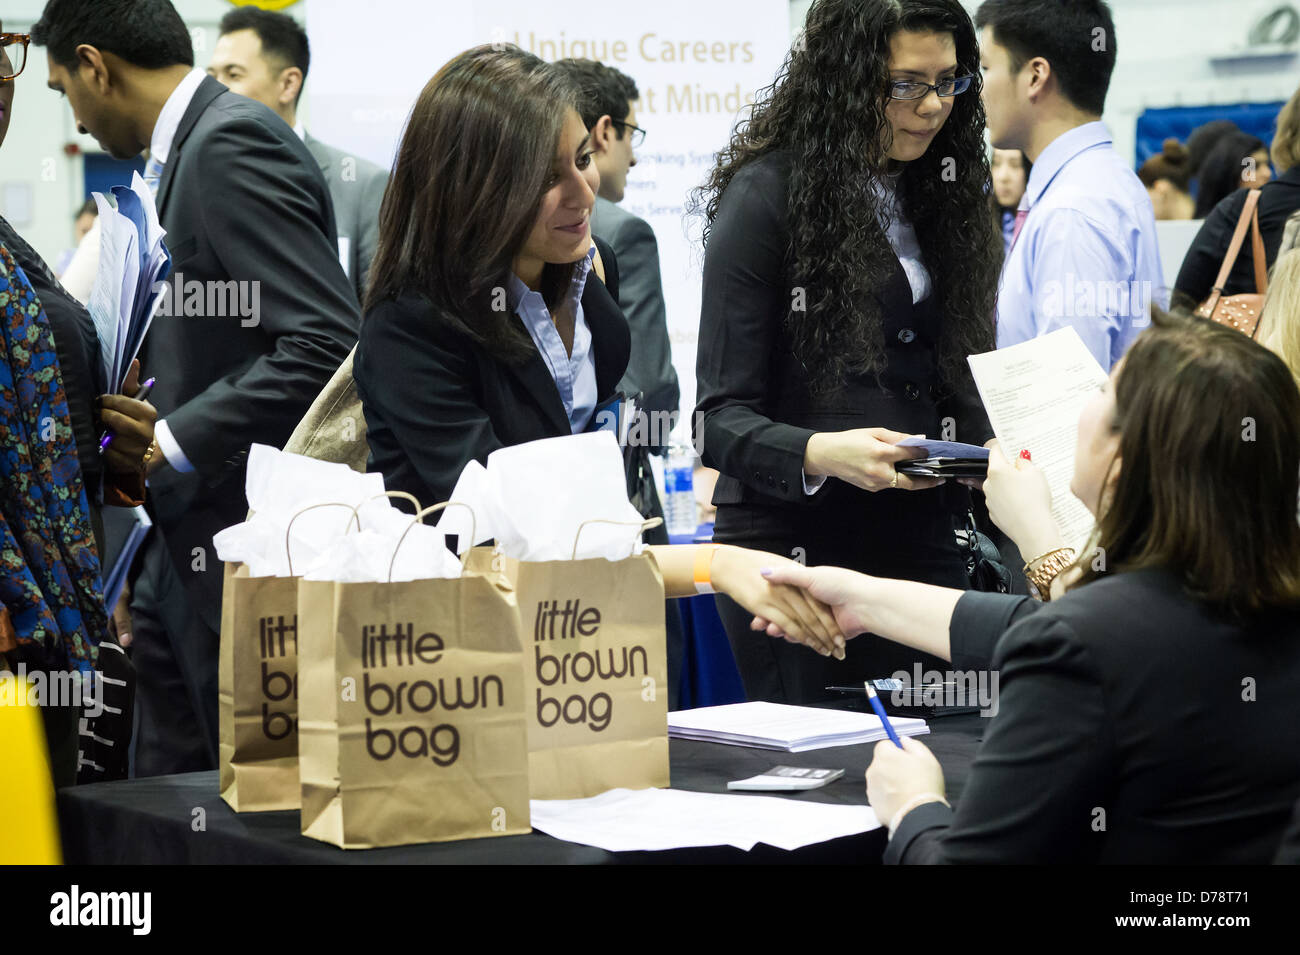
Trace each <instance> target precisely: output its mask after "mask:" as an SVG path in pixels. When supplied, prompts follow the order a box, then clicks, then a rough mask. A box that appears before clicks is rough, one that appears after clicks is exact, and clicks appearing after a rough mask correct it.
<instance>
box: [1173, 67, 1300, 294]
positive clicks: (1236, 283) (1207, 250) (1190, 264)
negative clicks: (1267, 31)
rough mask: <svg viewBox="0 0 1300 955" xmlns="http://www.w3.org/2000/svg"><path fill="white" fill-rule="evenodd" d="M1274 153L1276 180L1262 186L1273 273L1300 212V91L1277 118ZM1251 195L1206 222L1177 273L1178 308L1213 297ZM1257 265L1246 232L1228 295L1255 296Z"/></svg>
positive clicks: (1262, 222) (1232, 199)
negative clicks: (1284, 239) (1290, 225)
mask: <svg viewBox="0 0 1300 955" xmlns="http://www.w3.org/2000/svg"><path fill="white" fill-rule="evenodd" d="M1271 154H1272V159H1273V165H1274V166H1276V167H1277V172H1278V175H1277V178H1275V179H1270V180H1269V181H1268V182H1266V183H1264V185H1262V186H1260V187H1259V231H1260V235H1261V236H1262V237H1263V239H1264V256H1265V259H1266V264H1267V267H1268V268H1270V269H1271V268H1272V267H1273V263H1274V262H1275V261H1276V260H1277V251H1278V247H1279V246H1280V245H1281V244H1282V233H1283V231H1284V230H1285V229H1286V220H1287V219H1288V218H1290V216H1291V214H1292V213H1294V212H1296V211H1297V210H1300V90H1297V91H1296V92H1295V93H1294V94H1292V96H1291V99H1290V100H1289V101H1288V102H1287V104H1286V105H1285V106H1284V107H1282V112H1280V113H1279V114H1278V117H1277V135H1276V136H1274V137H1273V146H1272V150H1271ZM1249 194H1250V190H1249V189H1237V190H1236V191H1235V192H1233V193H1232V194H1231V195H1229V196H1228V197H1227V198H1225V199H1223V200H1222V201H1221V202H1219V203H1218V204H1217V205H1215V206H1214V207H1213V208H1212V209H1211V210H1210V213H1209V214H1208V215H1207V216H1206V217H1205V223H1204V224H1203V225H1202V226H1201V228H1200V231H1199V232H1197V233H1196V238H1195V239H1193V240H1192V244H1191V246H1190V247H1189V248H1188V250H1187V254H1186V255H1185V256H1184V257H1183V264H1182V267H1181V268H1179V270H1178V278H1177V280H1175V282H1174V296H1173V303H1174V304H1175V305H1182V306H1185V307H1190V308H1195V307H1196V306H1197V305H1200V304H1201V303H1202V302H1204V301H1205V300H1206V299H1207V298H1209V297H1210V292H1211V291H1213V289H1214V280H1215V278H1217V277H1218V274H1219V269H1220V267H1221V266H1222V265H1223V257H1224V256H1225V255H1226V254H1227V252H1228V246H1229V244H1231V242H1232V233H1233V230H1235V229H1236V228H1237V220H1238V219H1240V218H1241V210H1242V207H1243V206H1244V205H1245V204H1246V196H1248V195H1249ZM1254 263H1255V259H1254V252H1252V251H1251V243H1250V234H1249V233H1247V234H1246V241H1245V242H1243V243H1242V246H1241V252H1240V253H1238V255H1237V261H1236V263H1235V264H1234V265H1233V266H1232V271H1231V272H1229V273H1228V281H1227V284H1226V285H1225V286H1224V287H1223V293H1224V294H1225V295H1240V294H1242V293H1245V292H1254V291H1255V264H1254Z"/></svg>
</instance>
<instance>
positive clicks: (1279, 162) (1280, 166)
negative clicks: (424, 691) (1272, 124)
mask: <svg viewBox="0 0 1300 955" xmlns="http://www.w3.org/2000/svg"><path fill="white" fill-rule="evenodd" d="M1270 156H1271V158H1272V160H1273V165H1274V166H1276V167H1277V171H1278V172H1279V173H1284V172H1286V171H1287V170H1288V169H1290V168H1291V167H1292V166H1294V165H1297V164H1300V89H1297V90H1296V91H1295V92H1294V93H1292V94H1291V98H1290V99H1289V100H1287V101H1286V105H1285V106H1283V107H1282V111H1281V112H1280V113H1278V114H1277V134H1276V135H1275V136H1274V137H1273V148H1272V151H1271V153H1270Z"/></svg>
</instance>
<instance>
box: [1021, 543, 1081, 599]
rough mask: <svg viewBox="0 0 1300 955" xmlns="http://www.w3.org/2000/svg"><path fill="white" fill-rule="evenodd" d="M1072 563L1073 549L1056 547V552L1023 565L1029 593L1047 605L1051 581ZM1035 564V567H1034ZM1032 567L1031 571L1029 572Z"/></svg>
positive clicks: (1050, 593)
mask: <svg viewBox="0 0 1300 955" xmlns="http://www.w3.org/2000/svg"><path fill="white" fill-rule="evenodd" d="M1072 563H1074V548H1073V547H1058V548H1057V549H1056V550H1049V551H1048V552H1047V553H1046V554H1043V555H1042V556H1041V557H1035V558H1034V559H1033V560H1031V561H1030V562H1029V563H1027V564H1025V579H1026V580H1028V581H1029V592H1030V593H1031V594H1032V595H1033V596H1035V597H1037V598H1038V599H1039V600H1041V601H1042V602H1043V603H1047V602H1048V601H1049V600H1051V599H1052V581H1054V580H1055V579H1056V578H1057V575H1059V574H1060V573H1061V571H1063V570H1065V568H1067V567H1069V566H1070V565H1071V564H1072ZM1035 564H1037V565H1038V566H1037V567H1034V565H1035ZM1031 567H1034V569H1033V570H1030V568H1031Z"/></svg>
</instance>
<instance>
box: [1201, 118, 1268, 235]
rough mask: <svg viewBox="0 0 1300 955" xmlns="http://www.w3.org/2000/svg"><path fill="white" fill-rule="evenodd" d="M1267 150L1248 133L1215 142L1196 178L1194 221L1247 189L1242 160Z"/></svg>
mask: <svg viewBox="0 0 1300 955" xmlns="http://www.w3.org/2000/svg"><path fill="white" fill-rule="evenodd" d="M1267 151H1268V147H1267V146H1265V145H1264V141H1263V140H1262V139H1260V138H1259V137H1257V136H1252V135H1250V134H1249V133H1242V132H1236V133H1227V134H1226V135H1224V136H1223V138H1222V139H1220V140H1219V141H1218V142H1217V143H1215V145H1214V148H1213V149H1211V150H1210V154H1209V155H1208V156H1206V157H1205V162H1204V163H1203V164H1202V165H1201V171H1200V173H1199V175H1198V176H1197V177H1196V181H1197V186H1196V211H1195V213H1193V214H1194V215H1195V216H1196V218H1198V219H1204V218H1205V217H1206V216H1208V215H1209V214H1210V213H1211V212H1213V211H1214V207H1215V206H1217V205H1218V204H1219V203H1220V202H1222V201H1223V200H1224V199H1226V198H1227V197H1228V196H1230V195H1232V194H1233V193H1234V192H1236V191H1237V190H1238V189H1241V188H1243V187H1245V186H1248V185H1249V183H1248V182H1246V180H1245V179H1244V178H1243V177H1244V175H1245V174H1246V166H1245V162H1246V160H1247V159H1249V158H1250V157H1251V156H1253V155H1254V154H1255V153H1258V152H1267Z"/></svg>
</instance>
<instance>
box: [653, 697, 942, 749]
mask: <svg viewBox="0 0 1300 955" xmlns="http://www.w3.org/2000/svg"><path fill="white" fill-rule="evenodd" d="M889 722H890V725H892V726H893V727H894V732H896V733H897V734H898V735H899V736H921V735H924V734H925V733H928V732H930V727H928V726H927V725H926V723H925V720H922V719H916V718H914V717H902V716H899V717H891V718H890V720H889ZM668 735H669V736H670V737H672V738H674V739H694V740H700V741H703V742H707V743H728V744H730V745H733V746H753V747H756V748H758V749H777V750H782V751H784V752H787V753H803V752H806V751H808V750H811V749H826V748H827V747H830V746H852V745H855V744H859V743H874V742H876V741H877V740H882V739H888V735H889V734H887V733H886V732H885V727H884V724H882V723H881V722H880V717H878V716H876V715H875V714H874V713H849V712H847V711H845V710H828V709H824V708H821V707H816V706H790V705H789V704H786V703H762V702H756V703H728V704H726V705H725V706H702V707H700V708H698V709H694V710H677V711H676V712H673V713H669V714H668Z"/></svg>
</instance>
